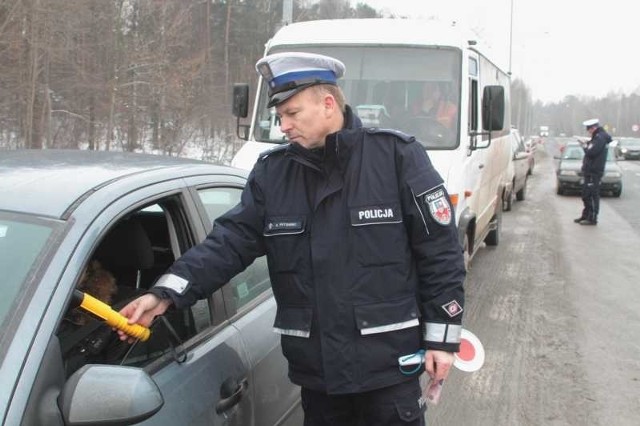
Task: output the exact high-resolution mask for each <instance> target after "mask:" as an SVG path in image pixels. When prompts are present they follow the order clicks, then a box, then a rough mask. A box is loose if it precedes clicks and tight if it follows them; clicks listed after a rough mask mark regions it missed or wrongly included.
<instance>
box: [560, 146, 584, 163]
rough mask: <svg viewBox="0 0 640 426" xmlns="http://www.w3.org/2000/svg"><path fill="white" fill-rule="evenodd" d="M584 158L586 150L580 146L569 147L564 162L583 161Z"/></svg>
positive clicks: (563, 157)
mask: <svg viewBox="0 0 640 426" xmlns="http://www.w3.org/2000/svg"><path fill="white" fill-rule="evenodd" d="M583 157H584V150H583V149H582V148H580V147H579V146H569V147H567V149H566V150H565V151H564V155H563V156H562V159H563V160H582V158H583Z"/></svg>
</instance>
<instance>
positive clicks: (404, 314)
mask: <svg viewBox="0 0 640 426" xmlns="http://www.w3.org/2000/svg"><path fill="white" fill-rule="evenodd" d="M354 310H355V319H356V327H357V328H358V330H360V334H361V335H363V336H366V335H370V334H378V333H388V332H391V331H397V330H403V329H406V328H411V327H417V326H419V325H420V321H419V310H418V304H417V302H416V299H415V298H414V297H407V298H404V299H400V300H392V301H388V302H379V303H370V304H366V305H358V306H355V307H354Z"/></svg>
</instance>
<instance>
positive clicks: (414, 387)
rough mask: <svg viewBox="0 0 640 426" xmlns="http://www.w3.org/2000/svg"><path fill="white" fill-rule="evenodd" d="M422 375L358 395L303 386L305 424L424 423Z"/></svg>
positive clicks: (414, 425) (408, 425)
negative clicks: (341, 393) (419, 377)
mask: <svg viewBox="0 0 640 426" xmlns="http://www.w3.org/2000/svg"><path fill="white" fill-rule="evenodd" d="M421 393H422V392H421V389H420V383H419V381H418V378H417V377H415V378H412V379H410V380H409V381H406V382H402V383H399V384H397V385H393V386H389V387H386V388H382V389H377V390H373V391H369V392H363V393H358V394H345V395H327V394H326V393H324V392H317V391H313V390H310V389H307V388H302V391H301V396H302V408H303V409H304V426H424V425H425V419H424V416H425V411H426V404H425V402H424V400H423V399H422V398H421Z"/></svg>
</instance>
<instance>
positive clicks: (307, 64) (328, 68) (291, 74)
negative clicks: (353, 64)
mask: <svg viewBox="0 0 640 426" xmlns="http://www.w3.org/2000/svg"><path fill="white" fill-rule="evenodd" d="M256 70H257V71H258V73H259V74H260V75H261V76H262V78H263V79H264V80H265V82H266V83H267V84H268V86H269V98H270V99H269V103H268V105H267V107H272V106H274V105H278V104H279V103H281V102H284V101H285V100H287V99H289V98H290V97H292V96H293V95H295V94H296V93H298V92H300V91H301V90H303V89H306V88H307V87H310V86H314V85H316V84H337V80H338V79H339V78H340V77H342V76H343V75H344V70H345V66H344V64H343V63H342V62H340V61H339V60H337V59H334V58H331V57H329V56H324V55H318V54H315V53H304V52H283V53H275V54H273V55H268V56H265V57H264V58H262V59H260V60H259V61H258V62H257V63H256Z"/></svg>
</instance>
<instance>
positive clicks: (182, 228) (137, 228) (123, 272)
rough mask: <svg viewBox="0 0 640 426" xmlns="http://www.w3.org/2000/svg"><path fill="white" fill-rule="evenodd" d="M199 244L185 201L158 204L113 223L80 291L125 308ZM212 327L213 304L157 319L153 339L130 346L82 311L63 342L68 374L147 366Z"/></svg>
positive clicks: (73, 316) (67, 320) (62, 334)
mask: <svg viewBox="0 0 640 426" xmlns="http://www.w3.org/2000/svg"><path fill="white" fill-rule="evenodd" d="M194 244H195V236H194V233H193V232H192V230H191V228H190V226H189V223H188V220H187V216H186V214H185V211H184V209H183V207H182V203H181V201H180V198H179V197H177V196H173V197H167V198H165V199H161V200H158V201H156V202H154V203H153V204H150V205H147V206H145V207H142V208H139V209H136V210H135V211H132V212H130V213H128V214H127V215H126V216H125V217H123V218H121V219H120V220H118V221H117V223H115V224H113V226H111V227H110V228H109V229H108V230H107V231H106V233H105V234H104V236H103V237H102V238H101V240H100V242H99V244H98V246H97V248H96V249H95V251H94V252H93V253H92V255H91V257H90V259H89V260H88V262H87V263H86V265H85V267H84V269H83V273H82V274H81V276H80V278H79V279H78V282H77V283H76V288H77V289H78V290H80V291H82V292H86V293H88V294H90V295H92V296H93V297H95V298H97V299H99V300H100V301H102V302H104V303H106V304H108V305H110V306H112V307H113V309H114V310H119V309H121V308H122V307H123V306H124V305H126V304H127V303H128V302H129V301H131V300H133V299H134V298H136V297H138V296H139V295H141V294H144V293H145V291H146V290H147V289H148V288H150V287H151V286H152V285H153V284H154V283H155V281H156V280H157V279H158V277H160V276H161V275H162V274H163V273H164V272H165V271H166V269H167V268H168V267H169V266H170V265H171V264H172V263H173V262H174V261H175V259H176V258H177V257H178V256H179V255H180V253H183V252H185V251H186V250H187V249H188V248H189V247H191V246H193V245H194ZM210 325H211V314H210V309H209V302H208V300H201V301H199V302H198V303H196V305H194V306H192V307H191V308H188V309H183V310H171V309H170V310H169V311H167V312H166V313H165V315H163V316H162V317H159V318H156V321H155V322H154V324H153V325H152V326H151V337H150V338H149V339H148V340H147V341H145V342H142V341H137V342H135V343H134V344H132V345H130V344H128V343H126V342H122V341H120V340H119V338H118V336H117V334H116V333H115V332H114V331H113V330H112V329H111V328H110V327H109V326H107V325H106V324H104V323H103V322H102V321H100V320H98V319H97V318H95V317H94V316H93V315H92V314H90V313H87V312H85V311H84V310H82V309H81V308H79V307H77V308H73V307H72V308H71V309H69V311H68V312H67V313H66V315H65V316H64V318H63V320H62V322H61V324H60V327H59V330H58V337H59V339H60V345H61V348H62V352H63V358H64V362H65V369H66V374H67V375H70V374H72V373H73V372H74V371H76V370H77V369H78V368H80V367H82V366H83V365H85V364H89V363H92V364H122V365H133V366H139V367H140V366H145V365H147V364H149V363H151V362H153V361H154V360H156V359H158V358H160V357H162V356H163V355H165V354H167V353H172V354H174V355H176V356H179V354H178V352H177V350H176V348H177V347H178V346H179V345H180V344H181V343H183V342H185V341H187V340H189V339H190V338H192V337H193V336H195V335H196V334H198V333H199V332H201V331H203V330H204V329H206V328H207V327H209V326H210Z"/></svg>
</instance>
